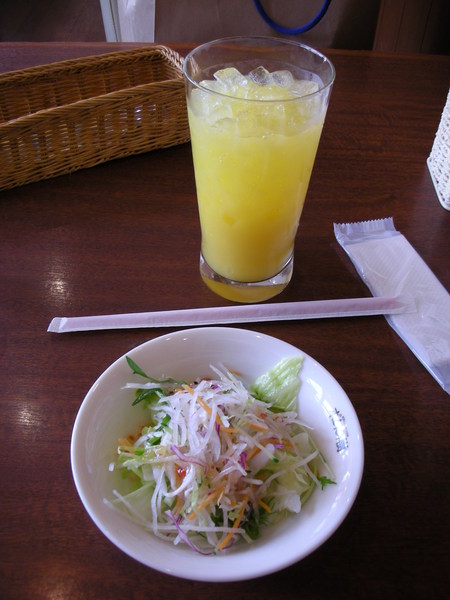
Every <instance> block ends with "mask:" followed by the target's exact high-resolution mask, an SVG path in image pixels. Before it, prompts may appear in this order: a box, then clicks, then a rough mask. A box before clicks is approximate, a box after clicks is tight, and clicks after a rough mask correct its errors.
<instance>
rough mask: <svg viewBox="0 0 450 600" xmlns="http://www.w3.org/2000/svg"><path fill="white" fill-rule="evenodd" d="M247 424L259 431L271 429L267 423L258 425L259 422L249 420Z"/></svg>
mask: <svg viewBox="0 0 450 600" xmlns="http://www.w3.org/2000/svg"><path fill="white" fill-rule="evenodd" d="M247 425H248V426H249V427H251V428H252V429H256V430H257V431H267V430H268V429H269V428H268V427H267V425H258V423H251V422H248V423H247Z"/></svg>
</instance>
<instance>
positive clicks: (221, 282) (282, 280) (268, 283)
mask: <svg viewBox="0 0 450 600" xmlns="http://www.w3.org/2000/svg"><path fill="white" fill-rule="evenodd" d="M293 267H294V257H293V256H291V257H290V258H289V260H288V261H287V263H286V264H285V266H284V267H283V269H282V270H281V271H280V272H279V273H277V274H276V275H274V276H273V277H270V278H269V279H265V280H264V281H255V282H253V281H252V282H248V283H246V282H242V281H233V280H231V279H227V278H226V277H222V276H221V275H219V274H218V273H216V272H215V271H213V270H212V269H211V267H210V266H209V265H208V263H207V262H206V261H205V259H204V258H203V255H202V254H201V253H200V275H201V277H202V279H203V281H204V282H205V284H206V285H207V286H208V287H209V288H210V289H211V290H212V291H213V292H214V293H215V294H217V295H218V296H222V298H226V299H227V300H232V301H233V302H246V303H253V302H263V301H264V300H268V299H269V298H273V297H274V296H277V295H278V294H280V293H281V292H282V291H283V290H284V289H285V288H286V287H287V285H288V284H289V282H290V280H291V277H292V271H293Z"/></svg>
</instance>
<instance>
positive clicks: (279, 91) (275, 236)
mask: <svg viewBox="0 0 450 600" xmlns="http://www.w3.org/2000/svg"><path fill="white" fill-rule="evenodd" d="M184 74H185V80H186V101H187V110H188V116H189V128H190V134H191V144H192V155H193V162H194V172H195V182H196V189H197V200H198V210H199V217H200V227H201V252H200V273H201V276H202V279H203V280H204V282H205V283H206V284H207V285H208V286H209V287H210V288H211V289H212V290H213V291H214V292H216V293H217V294H219V295H220V296H223V297H225V298H227V299H230V300H234V301H236V302H259V301H263V300H266V299H268V298H271V297H273V296H275V295H276V294H279V293H280V292H281V291H282V290H283V289H284V288H285V287H286V286H287V285H288V283H289V281H290V280H291V277H292V272H293V251H294V242H295V237H296V233H297V229H298V225H299V220H300V216H301V212H302V209H303V204H304V201H305V196H306V192H307V189H308V184H309V180H310V176H311V171H312V168H313V164H314V159H315V156H316V151H317V147H318V144H319V139H320V136H321V132H322V127H323V123H324V119H325V115H326V112H327V108H328V103H329V99H330V94H331V90H332V86H333V82H334V76H335V71H334V68H333V65H332V64H331V62H330V61H329V60H328V59H327V58H326V57H325V56H324V55H323V54H321V53H320V52H318V51H316V50H314V49H312V48H310V47H308V46H305V45H303V44H300V43H298V42H293V41H290V40H285V39H276V38H264V37H234V38H224V39H220V40H215V41H212V42H208V43H206V44H203V45H201V46H199V47H197V48H195V49H194V50H193V51H192V52H190V54H188V55H187V57H186V59H185V61H184Z"/></svg>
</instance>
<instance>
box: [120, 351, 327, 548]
mask: <svg viewBox="0 0 450 600" xmlns="http://www.w3.org/2000/svg"><path fill="white" fill-rule="evenodd" d="M302 361H303V359H302V357H300V356H295V357H289V358H285V359H283V360H282V361H280V362H279V363H278V364H276V365H275V366H274V367H273V368H272V369H270V370H269V371H268V372H266V373H264V374H263V375H261V376H260V377H259V378H258V379H257V380H256V381H255V382H254V383H253V384H252V385H251V386H250V387H249V388H248V389H247V388H246V387H245V385H244V383H243V382H242V380H241V379H240V377H239V374H238V373H235V372H232V371H230V370H228V369H226V368H225V367H223V366H222V365H219V366H218V367H216V366H211V369H212V370H213V372H214V373H215V375H216V377H215V378H211V379H209V378H208V379H199V380H196V381H194V382H189V383H188V382H185V381H176V380H174V379H172V378H167V379H154V378H153V377H150V376H149V375H147V374H146V373H145V372H144V371H143V370H142V369H141V368H140V367H139V366H138V365H137V364H136V363H135V362H134V361H133V360H132V359H131V358H129V357H127V362H128V365H129V366H130V368H131V370H132V372H133V373H134V374H135V375H137V376H138V377H139V378H140V381H139V382H134V383H128V384H127V385H126V386H125V387H126V388H131V389H134V390H135V399H134V402H133V405H140V406H142V408H143V418H145V420H146V424H145V425H144V426H143V427H142V428H141V429H140V430H139V431H138V432H136V433H135V434H129V435H125V436H124V437H123V438H120V439H119V445H118V448H117V457H116V460H115V462H114V463H112V464H110V467H109V468H110V471H117V470H118V471H119V472H121V473H122V474H123V476H124V478H125V480H126V485H127V490H126V491H125V492H122V493H121V492H119V491H118V490H117V489H116V490H114V491H113V494H114V499H112V500H109V501H108V502H110V503H111V504H112V505H113V506H115V507H117V508H120V509H122V510H124V511H125V512H126V514H127V515H128V516H129V517H130V518H131V519H133V520H135V521H136V522H138V523H139V524H141V525H142V526H143V527H145V528H147V529H148V530H150V531H152V532H153V533H154V535H156V536H158V537H160V538H162V539H164V540H170V541H172V542H173V543H174V544H178V543H184V544H187V545H188V546H189V547H190V548H192V549H193V550H195V551H196V552H199V553H202V554H217V553H220V552H221V551H224V550H226V549H227V548H229V547H230V546H231V545H233V544H234V543H236V542H237V541H238V540H240V539H244V540H246V541H247V542H252V541H253V540H255V539H256V538H257V537H258V535H259V533H260V529H261V527H262V526H265V525H267V524H270V523H276V522H277V521H279V520H280V519H281V518H283V516H285V515H286V514H289V513H299V512H300V511H301V508H302V506H303V505H304V504H305V502H306V501H307V500H308V498H309V497H310V496H311V494H312V492H313V491H314V489H315V488H317V487H319V488H322V489H323V487H324V486H325V485H327V484H331V483H334V482H333V480H332V478H333V475H332V473H331V471H330V468H329V467H328V465H327V462H326V460H325V458H324V457H323V455H322V454H321V452H320V451H319V449H318V448H317V447H316V445H315V443H314V441H313V439H312V438H311V436H310V434H309V431H308V427H307V426H306V425H305V424H304V423H302V422H301V420H300V419H299V416H298V414H297V411H296V403H297V395H298V391H299V387H300V377H299V373H300V370H301V366H302Z"/></svg>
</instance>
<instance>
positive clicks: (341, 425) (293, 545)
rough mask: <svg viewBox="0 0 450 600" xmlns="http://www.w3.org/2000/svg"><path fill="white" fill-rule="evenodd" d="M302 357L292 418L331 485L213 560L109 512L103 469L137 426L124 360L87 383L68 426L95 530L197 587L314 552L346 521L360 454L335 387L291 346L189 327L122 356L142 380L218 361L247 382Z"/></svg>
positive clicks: (200, 371)
mask: <svg viewBox="0 0 450 600" xmlns="http://www.w3.org/2000/svg"><path fill="white" fill-rule="evenodd" d="M299 353H300V354H302V355H303V356H304V357H305V360H304V362H303V367H302V370H301V379H302V385H301V388H300V393H299V414H300V416H301V418H302V419H303V421H304V422H306V423H307V424H309V425H311V426H313V427H314V431H313V432H312V436H313V438H314V440H315V441H316V443H317V444H318V446H319V448H320V449H321V450H322V452H323V453H324V454H325V456H326V458H327V460H328V462H329V464H330V465H331V468H332V469H333V472H334V475H335V479H336V485H328V486H326V487H325V489H324V490H323V491H322V490H319V489H316V490H315V491H314V493H313V494H312V496H311V498H310V499H309V501H308V502H307V503H306V504H305V506H304V507H303V508H302V511H301V512H300V513H299V514H296V515H292V516H289V517H287V518H286V519H285V520H284V521H282V522H281V523H279V524H277V525H273V526H268V527H267V528H265V529H264V530H263V532H262V533H261V536H260V538H259V539H258V540H257V541H255V542H254V543H252V544H247V543H246V542H244V541H241V542H239V543H238V544H235V545H234V546H233V547H232V548H230V549H229V550H226V551H223V552H221V553H220V554H219V555H216V556H203V555H199V554H196V553H195V552H194V551H193V550H191V549H190V548H188V547H187V546H185V545H183V544H178V545H177V546H174V545H173V544H172V543H170V542H165V541H164V540H161V539H158V538H156V537H154V536H153V535H152V533H149V532H148V531H144V530H143V529H142V528H141V527H139V525H137V524H136V523H134V522H131V521H130V520H128V519H127V517H126V516H125V515H122V514H120V513H119V512H118V511H115V510H112V509H111V507H110V506H108V505H107V504H106V503H105V502H104V499H105V498H107V499H112V498H113V494H112V490H113V488H115V486H116V484H115V481H114V476H113V474H112V473H111V472H110V471H109V470H108V465H109V464H110V463H111V462H112V461H113V460H114V458H115V452H116V449H117V439H118V438H119V437H120V436H123V435H124V434H125V435H126V434H127V433H129V432H132V431H134V430H135V428H136V427H137V426H138V425H139V424H142V410H141V409H140V407H139V406H136V407H132V406H131V403H132V399H133V391H132V390H129V389H128V390H123V389H121V387H122V386H123V385H124V384H125V383H127V382H129V381H133V377H134V376H133V375H132V374H131V371H130V368H129V367H128V365H127V363H126V360H125V357H124V356H123V357H121V358H119V359H118V360H116V361H115V362H114V363H113V364H112V365H111V366H110V367H109V368H108V369H107V370H106V371H105V372H104V373H103V374H102V375H101V376H100V377H99V379H98V380H97V381H96V382H95V383H94V385H93V386H92V388H91V389H90V391H89V392H88V394H87V396H86V398H85V399H84V401H83V403H82V405H81V407H80V410H79V412H78V415H77V418H76V420H75V424H74V428H73V434H72V444H71V462H72V472H73V477H74V480H75V485H76V488H77V490H78V493H79V495H80V498H81V501H82V502H83V504H84V506H85V508H86V510H87V512H88V513H89V515H90V516H91V518H92V519H93V521H94V523H95V524H96V525H97V527H98V528H99V529H100V530H101V531H102V532H103V533H104V535H105V536H106V537H107V538H108V539H109V540H110V541H111V542H113V543H114V544H115V545H116V546H117V547H118V548H120V549H121V550H123V551H124V552H125V553H126V554H128V555H129V556H131V557H133V558H135V559H136V560H137V561H140V562H141V563H143V564H145V565H148V566H149V567H152V568H153V569H157V570H158V571H161V572H163V573H167V574H169V575H174V576H177V577H182V578H185V579H194V580H200V581H238V580H243V579H251V578H254V577H259V576H262V575H267V574H268V573H272V572H274V571H278V570H280V569H283V568H284V567H287V566H289V565H291V564H293V563H295V562H297V561H299V560H301V559H302V558H304V557H305V556H307V555H308V554H310V553H311V552H312V551H313V550H315V549H316V548H318V547H319V546H320V545H321V544H323V543H324V542H325V541H326V540H327V539H328V538H329V537H330V536H331V535H332V534H333V533H334V532H335V531H336V529H337V528H338V527H339V525H340V524H341V523H342V521H343V520H344V519H345V517H346V515H347V514H348V512H349V510H350V508H351V506H352V504H353V502H354V500H355V498H356V495H357V493H358V489H359V486H360V483H361V477H362V472H363V465H364V447H363V439H362V434H361V428H360V425H359V421H358V418H357V416H356V413H355V411H354V409H353V406H352V404H351V402H350V400H349V398H348V397H347V395H346V394H345V392H344V391H343V389H342V388H341V387H340V385H339V384H338V383H337V381H336V380H335V379H334V378H333V377H332V376H331V375H330V373H328V371H326V370H325V369H324V368H323V367H322V366H321V365H320V364H318V363H317V362H316V361H315V360H314V359H313V358H311V357H310V356H308V355H307V354H305V353H304V352H301V351H300V350H298V349H297V348H295V347H294V346H291V345H290V344H287V343H285V342H283V341H281V340H278V339H275V338H273V337H270V336H267V335H263V334H260V333H257V332H254V331H247V330H243V329H233V328H226V327H206V328H199V329H188V330H184V331H178V332H175V333H171V334H169V335H165V336H162V337H159V338H156V339H153V340H150V341H149V342H146V343H144V344H142V345H140V346H138V347H137V348H134V349H133V350H130V352H128V353H127V355H128V356H130V357H132V358H133V360H134V361H135V362H137V364H138V365H139V366H141V367H142V368H143V369H144V371H146V372H147V373H148V374H149V375H153V376H155V377H159V376H161V375H166V376H171V377H174V378H176V379H187V380H193V379H195V378H196V377H197V376H201V377H205V376H207V375H209V374H212V372H211V371H210V369H209V365H210V364H217V363H219V362H221V363H223V364H224V365H225V366H226V367H228V368H230V369H235V370H237V371H239V372H240V373H242V374H243V375H244V382H245V383H246V384H248V385H249V384H250V383H252V382H253V380H254V379H255V378H256V377H257V376H258V375H260V374H261V373H263V372H265V371H266V370H268V369H269V368H270V367H272V366H274V365H275V364H276V363H277V362H278V361H279V360H281V359H282V358H285V357H286V356H294V355H297V354H299Z"/></svg>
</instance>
